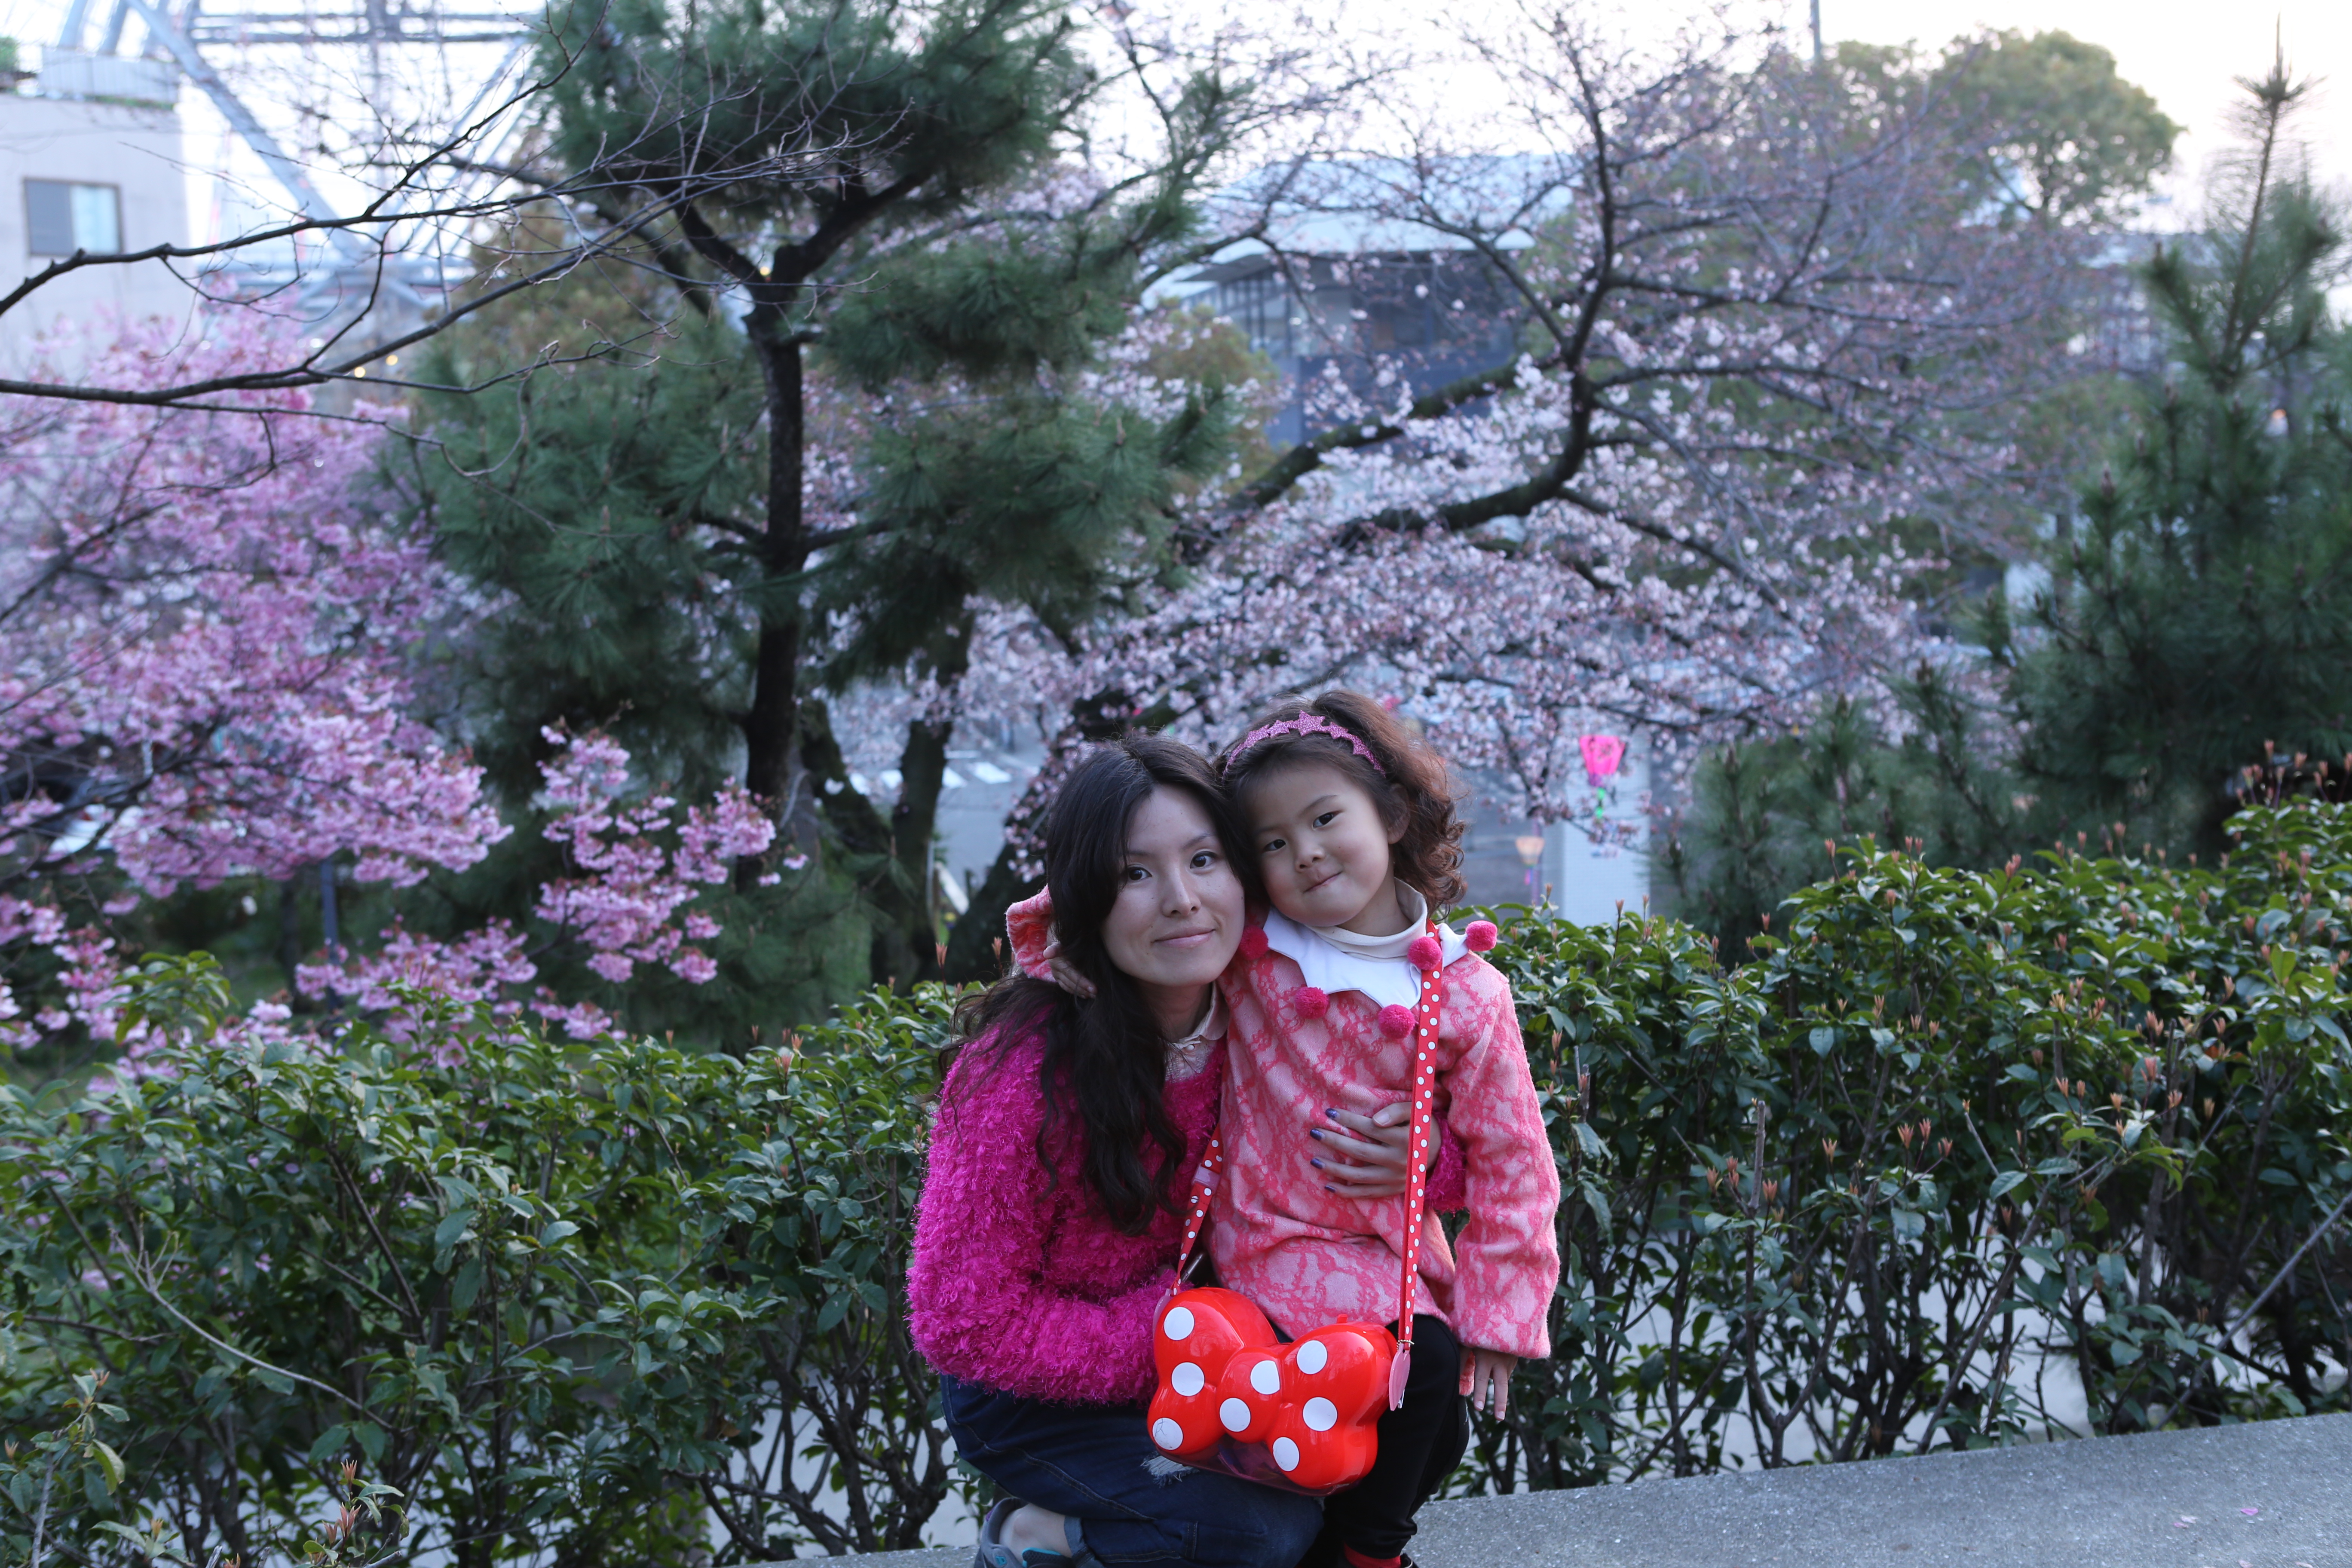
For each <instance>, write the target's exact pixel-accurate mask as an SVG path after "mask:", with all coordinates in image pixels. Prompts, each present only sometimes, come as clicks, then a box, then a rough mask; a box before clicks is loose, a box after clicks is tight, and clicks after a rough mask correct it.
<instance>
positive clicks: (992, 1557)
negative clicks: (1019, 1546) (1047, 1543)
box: [971, 1498, 1095, 1568]
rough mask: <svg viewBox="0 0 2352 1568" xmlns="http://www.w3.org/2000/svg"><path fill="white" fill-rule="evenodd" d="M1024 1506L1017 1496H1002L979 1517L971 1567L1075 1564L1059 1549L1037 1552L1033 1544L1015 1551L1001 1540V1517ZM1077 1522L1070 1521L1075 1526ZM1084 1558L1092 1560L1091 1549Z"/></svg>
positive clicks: (1048, 1567)
mask: <svg viewBox="0 0 2352 1568" xmlns="http://www.w3.org/2000/svg"><path fill="white" fill-rule="evenodd" d="M1025 1506H1027V1505H1026V1504H1024V1503H1023V1502H1022V1500H1020V1499H1019V1498H1005V1499H1003V1500H1001V1501H1000V1502H998V1503H997V1505H996V1506H995V1507H994V1508H992V1509H990V1510H988V1517H987V1518H985V1519H983V1520H982V1521H980V1544H979V1545H978V1546H977V1547H976V1548H974V1550H973V1552H972V1559H971V1564H972V1568H1075V1563H1076V1561H1077V1560H1076V1559H1073V1558H1070V1557H1066V1556H1064V1555H1063V1554H1062V1553H1061V1552H1040V1551H1038V1550H1037V1549H1036V1548H1035V1547H1034V1546H1033V1547H1031V1548H1030V1549H1029V1550H1028V1551H1026V1552H1014V1551H1013V1548H1011V1547H1010V1546H1007V1545H1005V1544H1004V1521H1006V1520H1008V1519H1011V1518H1012V1517H1013V1510H1015V1509H1018V1508H1023V1507H1025ZM1076 1522H1077V1521H1076V1520H1073V1521H1071V1523H1072V1524H1073V1525H1074V1526H1075V1525H1076ZM1072 1533H1073V1534H1075V1533H1076V1531H1075V1530H1073V1531H1072ZM1084 1561H1085V1562H1087V1563H1092V1562H1094V1561H1095V1555H1094V1553H1093V1552H1084Z"/></svg>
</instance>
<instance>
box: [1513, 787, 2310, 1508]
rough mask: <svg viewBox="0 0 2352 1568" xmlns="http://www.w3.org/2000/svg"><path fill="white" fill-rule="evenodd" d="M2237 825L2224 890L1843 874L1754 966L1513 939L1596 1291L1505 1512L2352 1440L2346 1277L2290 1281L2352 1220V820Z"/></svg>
mask: <svg viewBox="0 0 2352 1568" xmlns="http://www.w3.org/2000/svg"><path fill="white" fill-rule="evenodd" d="M2239 823H2240V826H2241V828H2242V831H2243V834H2244V839H2243V841H2242V844H2241V846H2240V847H2239V850H2238V852H2237V853H2236V854H2235V855H2234V856H2232V857H2231V858H2229V859H2228V861H2227V863H2226V866H2225V867H2224V868H2214V869H2197V868H2173V867H2169V866H2167V865H2165V864H2163V863H2161V862H2154V863H2148V862H2140V861H2129V860H2126V861H2114V860H2098V861H2095V860H2091V859H2088V858H2084V857H2082V856H2079V855H2066V856H2059V855H2051V856H2047V857H2045V858H2044V863H2043V864H2042V866H2040V867H2037V868H2033V869H2032V870H2027V869H2024V868H2021V867H2019V866H2018V864H2017V863H2016V862H2011V867H2010V868H2008V869H2005V870H2002V871H1998V872H1993V873H1990V874H1978V873H1970V872H1958V871H1938V870H1933V869H1930V868H1927V867H1925V866H1922V865H1921V864H1920V863H1919V862H1918V861H1916V860H1914V859H1910V858H1906V857H1904V856H1902V855H1896V854H1885V853H1881V852H1879V851H1877V850H1876V849H1875V848H1874V847H1871V846H1870V845H1868V844H1867V843H1865V844H1864V845H1863V846H1861V847H1858V848H1842V849H1839V850H1838V851H1836V859H1837V860H1838V862H1839V863H1841V864H1842V866H1843V870H1842V871H1841V872H1840V874H1839V876H1838V879H1836V880H1834V881H1831V882H1825V883H1822V884H1819V885H1816V886H1814V887H1811V888H1808V889H1804V890H1802V891H1801V892H1800V893H1799V894H1798V895H1797V896H1796V897H1794V898H1792V899H1790V900H1788V901H1787V902H1786V903H1784V904H1783V905H1782V906H1781V907H1780V910H1778V911H1777V912H1776V913H1775V915H1774V916H1773V918H1772V920H1771V925H1770V931H1769V933H1768V934H1765V935H1762V936H1759V938H1758V939H1757V940H1756V942H1755V943H1754V946H1755V948H1756V952H1755V953H1754V955H1753V957H1752V960H1751V961H1750V962H1749V963H1747V964H1745V965H1744V966H1741V967H1739V968H1738V969H1729V968H1726V967H1724V966H1723V965H1722V964H1720V963H1718V962H1717V953H1716V952H1715V950H1714V947H1713V945H1712V944H1711V943H1710V942H1709V941H1708V940H1707V939H1706V938H1705V937H1702V936H1700V935H1698V934H1697V933H1696V932H1695V931H1691V930H1690V929H1689V928H1687V927H1684V926H1680V925H1676V924H1674V923H1672V922H1670V921H1661V920H1634V919H1625V920H1622V921H1619V922H1618V923H1616V924H1615V925H1613V926H1604V927H1598V928H1589V929H1588V928H1582V927H1578V926H1573V925H1564V924H1559V923H1557V922H1553V921H1541V920H1534V919H1527V918H1521V919H1518V920H1515V921H1510V922H1508V924H1507V928H1506V931H1505V940H1504V943H1503V945H1502V947H1501V948H1499V949H1498V950H1497V953H1496V957H1497V959H1498V961H1499V962H1500V963H1501V964H1502V965H1503V967H1504V968H1505V970H1506V971H1507V973H1509V974H1510V976H1511V979H1512V984H1513V988H1514V991H1515V993H1516V994H1517V998H1518V1001H1519V1004H1520V1010H1521V1016H1522V1020H1523V1022H1524V1024H1525V1026H1526V1027H1527V1031H1528V1040H1529V1045H1530V1051H1531V1055H1532V1056H1533V1057H1534V1058H1535V1059H1536V1062H1537V1071H1538V1079H1539V1080H1540V1081H1541V1087H1542V1088H1543V1089H1544V1092H1545V1094H1546V1097H1547V1100H1548V1103H1549V1112H1550V1115H1551V1118H1552V1123H1553V1128H1554V1133H1555V1144H1556V1147H1557V1150H1558V1153H1559V1161H1560V1170H1561V1178H1562V1184H1563V1187H1564V1190H1565V1191H1566V1193H1567V1201H1566V1202H1565V1203H1564V1204H1563V1205H1562V1207H1561V1210H1560V1215H1559V1236H1560V1241H1561V1247H1562V1252H1563V1257H1564V1258H1565V1259H1566V1269H1565V1277H1564V1279H1563V1280H1562V1283H1561V1290H1560V1296H1559V1301H1558V1302H1557V1304H1556V1307H1555V1310H1554V1325H1553V1329H1554V1337H1555V1355H1554V1359H1553V1360H1552V1361H1550V1362H1549V1363H1544V1364H1543V1365H1540V1366H1536V1367H1530V1368H1528V1369H1526V1370H1525V1371H1524V1372H1523V1373H1522V1374H1521V1384H1520V1390H1519V1402H1518V1405H1517V1409H1516V1410H1515V1411H1514V1414H1513V1416H1512V1418H1511V1420H1510V1421H1509V1422H1508V1423H1507V1424H1495V1423H1487V1424H1485V1425H1484V1426H1482V1427H1481V1429H1480V1434H1479V1448H1478V1457H1479V1458H1480V1460H1481V1462H1482V1468H1483V1470H1484V1474H1483V1476H1482V1478H1481V1479H1483V1480H1486V1481H1487V1482H1490V1483H1492V1484H1496V1485H1499V1486H1504V1487H1509V1486H1513V1485H1534V1486H1573V1485H1586V1484H1591V1483H1595V1482H1600V1481H1607V1480H1619V1479H1629V1478H1632V1477H1634V1476H1639V1475H1643V1474H1647V1473H1652V1472H1657V1471H1666V1472H1671V1473H1674V1474H1688V1473H1691V1472H1693V1471H1696V1470H1704V1469H1708V1468H1716V1467H1718V1466H1721V1465H1723V1464H1725V1463H1726V1462H1727V1459H1728V1458H1730V1457H1731V1456H1733V1455H1735V1454H1738V1455H1740V1456H1742V1457H1743V1458H1761V1460H1762V1462H1764V1463H1766V1464H1774V1463H1782V1462H1788V1461H1790V1460H1793V1459H1796V1458H1867V1457H1871V1456H1874V1455H1880V1454H1886V1453H1891V1452H1894V1451H1895V1450H1896V1449H1897V1448H1898V1447H1914V1448H1920V1449H1924V1448H1927V1447H1931V1446H1934V1445H1937V1444H1942V1443H1950V1444H1961V1445H1974V1444H1981V1443H1988V1442H1996V1441H2002V1440H2009V1439H2014V1438H2017V1437H2020V1436H2032V1435H2038V1434H2041V1433H2042V1432H2044V1431H2051V1432H2053V1433H2055V1432H2057V1431H2062V1430H2067V1429H2072V1430H2082V1429H2084V1426H2087V1427H2088V1428H2089V1429H2091V1430H2095V1431H2100V1432H2114V1431H2122V1430H2129V1429H2133V1428H2137V1427H2143V1426H2160V1425H2166V1424H2184V1423H2209V1422H2215V1421H2223V1420H2230V1419H2234V1418H2238V1417H2242V1416H2246V1415H2261V1414H2269V1413H2273V1412H2275V1411H2297V1412H2299V1411H2303V1410H2306V1409H2315V1408H2320V1407H2323V1406H2325V1407H2328V1408H2342V1407H2344V1405H2345V1394H2344V1390H2343V1386H2342V1384H2341V1381H2340V1379H2341V1368H2342V1366H2343V1365H2344V1364H2345V1363H2346V1362H2347V1361H2352V1315H2347V1303H2352V1249H2347V1247H2345V1246H2344V1245H2343V1244H2342V1242H2341V1240H2340V1233H2339V1232H2334V1231H2331V1232H2328V1233H2327V1234H2326V1236H2325V1237H2322V1238H2321V1242H2320V1245H2318V1246H2315V1247H2313V1248H2312V1249H2311V1250H2310V1251H2308V1252H2305V1253H2304V1254H2303V1255H2302V1256H2301V1257H2300V1258H2292V1262H2293V1267H2288V1265H2289V1263H2290V1260H2291V1255H2293V1254H2294V1253H2295V1252H2296V1251H2297V1249H2298V1248H2299V1247H2302V1246H2303V1245H2304V1243H2305V1241H2306V1239H2307V1238H2310V1237H2313V1236H2314V1234H2315V1229H2316V1228H2317V1227H2318V1226H2320V1224H2321V1222H2322V1221H2323V1219H2326V1218H2327V1217H2329V1216H2331V1215H2336V1214H2337V1213H2338V1212H2339V1209H2338V1205H2340V1203H2341V1202H2342V1200H2343V1198H2344V1197H2345V1195H2346V1194H2347V1192H2352V1157H2347V1144H2346V1142H2345V1136H2344V1121H2343V1116H2344V1111H2345V1108H2346V1101H2347V1085H2346V1081H2345V1076H2344V1074H2345V1068H2346V1066H2347V1059H2348V1058H2352V1051H2347V1046H2346V1040H2345V1035H2344V1024H2343V1021H2342V1020H2343V1014H2344V1011H2345V990H2344V986H2343V982H2342V979H2341V976H2340V973H2339V971H2340V968H2341V963H2342V958H2341V955H2340V954H2339V953H2337V952H2336V950H2335V947H2334V945H2333V944H2335V943H2336V942H2342V941H2344V940H2345V937H2344V932H2345V931H2346V929H2347V926H2352V816H2347V814H2346V813H2345V812H2343V811H2342V810H2340V809H2337V808H2329V807H2313V806H2291V807H2284V808H2279V809H2276V810H2270V811H2263V812H2255V813H2249V814H2247V815H2246V816H2243V817H2242V818H2240V819H2239ZM1580 1079H1582V1084H1583V1088H1582V1091H1581V1092H1579V1081H1580ZM2274 1279H2275V1280H2279V1281H2280V1283H2279V1285H2278V1288H2277V1289H2270V1290H2268V1292H2267V1295H2266V1298H2265V1299H2264V1300H2262V1301H2261V1304H2260V1305H2261V1310H2260V1311H2259V1313H2256V1314H2253V1315H2252V1322H2251V1324H2250V1325H2249V1333H2250V1335H2251V1338H2250V1339H2249V1338H2247V1337H2245V1336H2241V1338H2240V1340H2239V1341H2238V1342H2235V1343H2231V1342H2228V1341H2227V1340H2226V1339H2225V1337H2224V1334H2223V1332H2222V1330H2223V1329H2224V1328H2225V1326H2235V1324H2236V1323H2237V1321H2238V1319H2239V1318H2240V1317H2241V1316H2242V1315H2245V1311H2246V1309H2247V1307H2248V1306H2249V1305H2250V1304H2251V1303H2252V1301H2253V1300H2254V1298H2256V1297H2257V1296H2258V1295H2263V1293H2264V1292H2265V1289H2266V1288H2267V1287H2269V1286H2270V1285H2271V1284H2272V1282H2273V1280H2274ZM2331 1361H2332V1362H2333V1363H2334V1366H2333V1368H2332V1369H2331V1367H2330V1365H2329V1363H2330V1362H2331ZM2052 1373H2056V1376H2055V1377H2054V1379H2053V1377H2052V1376H2051V1375H2050V1374H2052ZM2067 1373H2071V1374H2072V1375H2071V1378H2070V1377H2069V1376H2068V1375H2066V1374H2067ZM2331 1377H2332V1378H2333V1379H2334V1381H2333V1382H2331V1381H2330V1379H2331ZM2053 1383H2054V1386H2053ZM2070 1383H2072V1384H2079V1391H2080V1394H2081V1397H2082V1401H2083V1403H2084V1405H2085V1406H2086V1414H2084V1415H2072V1416H2069V1415H2066V1414H2065V1413H2064V1412H2063V1411H2062V1410H2060V1409H2053V1404H2056V1405H2063V1403H2064V1402H2065V1400H2064V1396H2065V1395H2067V1394H2070V1393H2071V1392H2073V1391H2072V1390H2070V1389H2069V1388H2068V1387H2067V1384H2070Z"/></svg>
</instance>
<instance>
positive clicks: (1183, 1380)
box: [1168, 1361, 1209, 1399]
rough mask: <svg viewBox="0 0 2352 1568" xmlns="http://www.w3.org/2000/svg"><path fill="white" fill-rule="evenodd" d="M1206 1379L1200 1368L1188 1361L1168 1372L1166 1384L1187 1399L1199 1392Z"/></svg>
mask: <svg viewBox="0 0 2352 1568" xmlns="http://www.w3.org/2000/svg"><path fill="white" fill-rule="evenodd" d="M1208 1381H1209V1380H1208V1379H1207V1378H1206V1377H1204V1376H1202V1373H1201V1369H1200V1368H1199V1367H1198V1366H1196V1365H1194V1364H1193V1363H1191V1362H1189V1361H1188V1362H1186V1363H1184V1364H1183V1365H1181V1366H1180V1367H1178V1368H1177V1369H1176V1370H1175V1371H1174V1372H1171V1373H1169V1374H1168V1386H1169V1387H1171V1388H1172V1389H1174V1390H1175V1391H1176V1392H1177V1393H1179V1394H1182V1395H1183V1396H1184V1397H1185V1398H1187V1399H1190V1398H1192V1395H1194V1394H1198V1393H1200V1392H1201V1389H1202V1385H1203V1384H1206V1383H1207V1382H1208Z"/></svg>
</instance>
